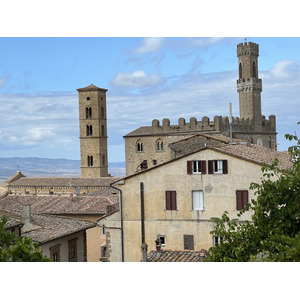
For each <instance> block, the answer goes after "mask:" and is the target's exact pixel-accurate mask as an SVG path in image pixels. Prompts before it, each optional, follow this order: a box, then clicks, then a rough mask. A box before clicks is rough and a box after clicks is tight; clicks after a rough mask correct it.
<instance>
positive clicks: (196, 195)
mask: <svg viewBox="0 0 300 300" xmlns="http://www.w3.org/2000/svg"><path fill="white" fill-rule="evenodd" d="M192 208H193V210H204V202H203V191H192Z"/></svg>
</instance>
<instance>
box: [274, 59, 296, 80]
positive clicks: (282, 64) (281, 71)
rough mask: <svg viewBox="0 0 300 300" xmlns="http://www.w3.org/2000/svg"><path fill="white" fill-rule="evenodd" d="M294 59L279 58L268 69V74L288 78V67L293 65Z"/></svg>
mask: <svg viewBox="0 0 300 300" xmlns="http://www.w3.org/2000/svg"><path fill="white" fill-rule="evenodd" d="M295 63H296V62H295V61H294V60H281V61H278V62H277V63H276V64H275V65H274V67H273V68H272V69H271V70H270V75H271V76H274V77H276V78H280V79H283V78H288V77H290V76H291V74H290V69H291V67H292V66H294V65H295Z"/></svg>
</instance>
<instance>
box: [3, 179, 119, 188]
mask: <svg viewBox="0 0 300 300" xmlns="http://www.w3.org/2000/svg"><path fill="white" fill-rule="evenodd" d="M116 179H117V178H116V177H102V178H80V177H22V178H19V179H17V180H15V181H13V182H12V183H10V184H8V186H9V187H12V186H39V187H43V186H46V187H101V186H107V187H109V185H110V183H112V182H113V181H115V180H116Z"/></svg>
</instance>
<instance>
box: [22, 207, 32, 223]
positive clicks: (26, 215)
mask: <svg viewBox="0 0 300 300" xmlns="http://www.w3.org/2000/svg"><path fill="white" fill-rule="evenodd" d="M22 222H23V223H24V224H27V223H31V206H30V205H24V206H23V214H22Z"/></svg>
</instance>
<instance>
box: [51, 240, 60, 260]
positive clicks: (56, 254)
mask: <svg viewBox="0 0 300 300" xmlns="http://www.w3.org/2000/svg"><path fill="white" fill-rule="evenodd" d="M49 250H50V258H51V259H52V261H53V262H58V261H60V244H59V245H56V246H53V247H51V248H50V249H49Z"/></svg>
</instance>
